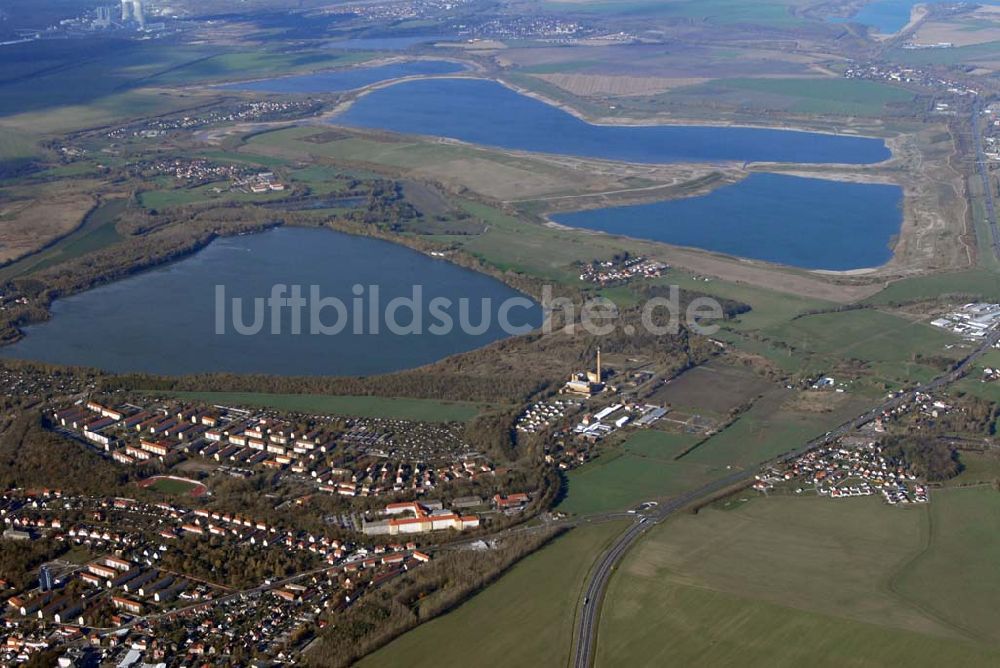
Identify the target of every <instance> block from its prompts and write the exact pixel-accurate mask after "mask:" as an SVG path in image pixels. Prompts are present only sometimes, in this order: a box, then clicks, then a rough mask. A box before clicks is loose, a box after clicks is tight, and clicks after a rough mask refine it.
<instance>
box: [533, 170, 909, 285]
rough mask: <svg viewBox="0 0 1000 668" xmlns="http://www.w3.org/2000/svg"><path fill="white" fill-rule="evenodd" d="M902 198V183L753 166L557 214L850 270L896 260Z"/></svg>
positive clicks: (625, 231) (572, 221)
mask: <svg viewBox="0 0 1000 668" xmlns="http://www.w3.org/2000/svg"><path fill="white" fill-rule="evenodd" d="M901 201H902V191H901V189H900V188H899V187H897V186H891V185H872V184H857V183H843V182H838V181H825V180H820V179H804V178H797V177H794V176H783V175H777V174H752V175H751V176H749V177H748V178H746V179H745V180H743V181H741V182H739V183H737V184H735V185H731V186H727V187H724V188H719V189H718V190H715V191H713V192H711V193H709V194H708V195H704V196H702V197H692V198H688V199H682V200H671V201H667V202H656V203H654V204H641V205H636V206H622V207H613V208H606V209H594V210H590V211H580V212H576V213H565V214H559V215H554V216H552V219H553V220H555V221H556V222H559V223H562V224H564V225H569V226H571V227H581V228H586V229H590V230H600V231H602V232H608V233H611V234H621V235H625V236H630V237H636V238H641V239H652V240H654V241H663V242H666V243H671V244H677V245H681V246H693V247H695V248H702V249H705V250H710V251H717V252H720V253H728V254H730V255H738V256H741V257H749V258H754V259H758V260H767V261H769V262H779V263H781V264H787V265H791V266H795V267H802V268H806V269H828V270H847V269H860V268H867V267H876V266H879V265H881V264H884V263H885V262H887V261H888V260H889V258H890V257H891V256H892V252H891V249H890V247H889V244H890V242H891V240H892V237H893V235H895V234H898V232H899V228H900V225H901V223H902V209H901Z"/></svg>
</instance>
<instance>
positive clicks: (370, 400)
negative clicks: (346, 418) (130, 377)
mask: <svg viewBox="0 0 1000 668" xmlns="http://www.w3.org/2000/svg"><path fill="white" fill-rule="evenodd" d="M171 394H172V395H173V396H176V397H178V398H180V399H188V400H192V401H203V402H205V403H211V404H217V405H224V406H264V407H267V408H274V409H277V410H282V411H301V412H304V413H331V414H336V415H355V416H358V417H385V418H397V419H400V420H422V421H426V422H452V421H459V422H465V421H468V420H471V419H472V418H473V417H475V416H476V415H478V414H479V412H480V410H481V409H482V408H483V405H482V404H475V403H471V402H460V401H438V400H436V399H406V398H392V397H364V396H332V395H323V394H267V393H255V392H172V393H171Z"/></svg>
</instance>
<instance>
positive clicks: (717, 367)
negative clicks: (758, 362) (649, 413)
mask: <svg viewBox="0 0 1000 668" xmlns="http://www.w3.org/2000/svg"><path fill="white" fill-rule="evenodd" d="M776 389H778V388H776V386H775V385H774V384H773V383H770V382H768V381H767V380H764V379H763V378H761V377H760V376H757V375H755V374H754V373H753V372H752V371H750V370H747V369H743V368H739V367H735V366H730V365H727V364H722V363H714V362H710V363H708V364H702V365H701V366H697V367H694V368H693V369H690V370H688V371H686V372H684V373H683V374H681V375H680V376H679V377H678V378H675V379H673V380H671V381H670V382H668V383H667V384H666V385H663V386H662V387H661V388H660V389H659V390H657V391H656V393H654V394H653V396H652V397H650V401H651V402H652V403H656V404H659V403H665V404H668V405H670V406H672V407H677V408H682V409H686V410H694V411H698V412H702V413H705V414H707V415H711V416H713V417H717V418H718V417H725V415H726V414H727V413H729V411H731V410H734V409H735V408H737V407H738V406H740V405H741V404H744V403H746V402H747V401H750V400H751V399H753V398H755V397H756V396H757V395H759V394H762V393H765V392H769V391H773V390H776Z"/></svg>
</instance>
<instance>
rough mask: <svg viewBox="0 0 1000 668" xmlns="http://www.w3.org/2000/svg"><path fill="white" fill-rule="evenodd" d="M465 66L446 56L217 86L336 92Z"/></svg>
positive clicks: (459, 69) (260, 90)
mask: <svg viewBox="0 0 1000 668" xmlns="http://www.w3.org/2000/svg"><path fill="white" fill-rule="evenodd" d="M464 69H465V67H463V66H462V65H459V64H458V63H452V62H449V61H446V60H413V61H407V62H403V63H392V64H389V65H379V66H377V67H352V68H350V69H346V70H331V71H329V72H315V73H313V74H302V75H299V76H293V77H278V78H275V79H261V80H260V81H243V82H236V83H231V84H225V85H222V86H217V88H223V89H226V90H252V91H259V92H262V93H336V92H339V91H345V90H353V89H355V88H361V87H362V86H368V85H371V84H373V83H378V82H379V81H388V80H390V79H399V78H401V77H410V76H417V75H428V74H454V73H455V72H461V71H463V70H464Z"/></svg>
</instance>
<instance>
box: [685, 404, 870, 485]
mask: <svg viewBox="0 0 1000 668" xmlns="http://www.w3.org/2000/svg"><path fill="white" fill-rule="evenodd" d="M803 394H804V393H802V392H795V391H793V390H784V391H781V392H774V393H770V394H767V395H764V396H763V397H762V398H761V399H758V400H757V401H756V402H755V403H754V404H753V406H752V407H751V408H750V409H749V410H748V411H746V412H745V413H743V414H741V415H740V416H739V417H738V418H736V420H735V421H734V422H733V423H732V424H730V425H729V426H728V427H726V428H725V429H723V430H722V431H721V432H719V433H717V434H715V435H713V436H711V437H710V438H709V439H707V440H706V441H704V442H703V443H701V444H700V445H699V446H698V447H697V448H695V449H693V450H691V451H690V452H689V453H688V454H685V455H684V457H683V458H682V459H681V460H680V461H681V462H684V463H688V464H697V465H701V466H707V467H712V468H713V469H714V470H716V471H719V470H723V469H728V468H730V467H733V468H747V467H752V466H755V465H757V464H759V463H761V462H763V461H765V460H767V459H770V458H772V457H775V456H777V455H780V454H782V453H785V452H788V451H790V450H793V449H795V448H797V447H801V446H802V445H804V444H805V443H807V442H808V441H810V440H811V439H813V438H815V437H817V436H821V435H822V434H823V433H824V432H826V431H829V430H830V429H832V428H833V427H835V426H837V425H839V424H841V423H842V422H844V421H845V420H847V419H849V418H850V417H853V416H855V415H857V414H859V413H861V412H862V411H863V409H864V408H865V407H866V405H867V401H866V400H864V399H861V398H855V397H852V396H851V395H849V394H835V393H833V392H825V393H822V395H821V396H820V397H818V398H817V401H816V402H808V401H804V400H803ZM815 394H820V393H818V392H817V393H815Z"/></svg>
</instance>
